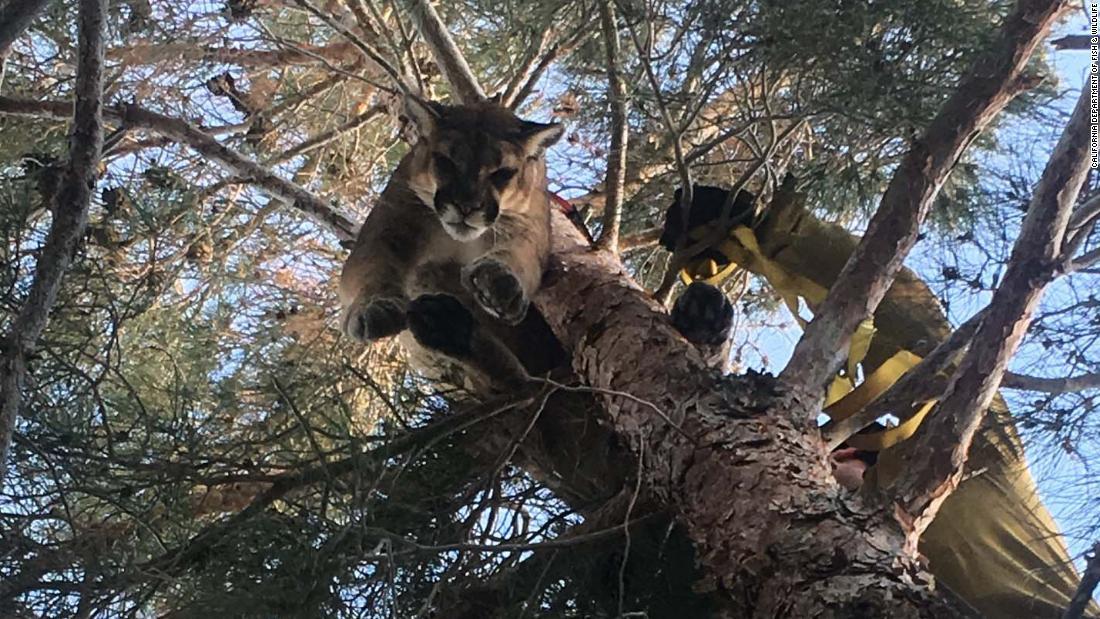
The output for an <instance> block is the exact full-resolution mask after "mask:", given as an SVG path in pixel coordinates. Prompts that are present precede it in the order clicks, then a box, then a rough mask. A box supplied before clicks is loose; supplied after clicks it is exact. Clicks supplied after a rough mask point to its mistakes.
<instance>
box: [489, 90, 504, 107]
mask: <svg viewBox="0 0 1100 619" xmlns="http://www.w3.org/2000/svg"><path fill="white" fill-rule="evenodd" d="M489 103H495V104H496V105H504V93H503V92H498V93H497V94H495V95H493V96H491V97H489Z"/></svg>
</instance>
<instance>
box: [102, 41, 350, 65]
mask: <svg viewBox="0 0 1100 619" xmlns="http://www.w3.org/2000/svg"><path fill="white" fill-rule="evenodd" d="M353 48H354V44H352V43H350V42H338V43H330V44H328V45H306V44H300V45H299V46H298V47H297V48H290V47H287V48H284V49H243V48H233V47H213V46H208V45H203V44H201V43H199V42H197V41H174V42H171V43H158V44H151V43H135V44H132V45H126V46H123V47H113V48H111V49H109V50H107V58H108V59H109V60H117V61H119V62H120V63H122V64H124V65H126V66H128V67H134V66H140V65H151V64H159V63H162V62H171V61H175V62H188V61H190V62H209V63H215V64H232V65H237V66H240V67H258V68H264V67H282V66H287V65H308V64H313V63H319V62H321V61H322V60H327V61H329V62H345V61H348V60H351V59H355V58H358V54H356V53H355V52H354V51H353ZM349 55H350V56H351V58H349V57H348V56H349Z"/></svg>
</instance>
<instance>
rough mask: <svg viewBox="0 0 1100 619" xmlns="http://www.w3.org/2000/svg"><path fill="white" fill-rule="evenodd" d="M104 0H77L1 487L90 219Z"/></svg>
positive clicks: (18, 323) (0, 406)
mask: <svg viewBox="0 0 1100 619" xmlns="http://www.w3.org/2000/svg"><path fill="white" fill-rule="evenodd" d="M106 25H107V3H106V0H80V2H79V5H78V17H77V41H78V43H77V59H78V60H77V75H76V84H75V87H74V92H75V93H76V103H75V104H74V105H73V106H65V110H64V113H65V115H66V116H68V115H69V114H71V115H72V119H73V124H72V128H71V130H70V134H69V162H68V166H67V169H66V171H65V177H64V179H63V180H62V182H61V186H60V188H59V189H58V191H57V193H56V194H55V196H54V202H53V213H54V215H53V223H52V224H51V226H50V233H49V236H48V237H47V238H46V244H45V246H44V247H43V248H42V253H41V255H40V256H39V259H38V263H37V265H36V268H35V274H34V282H33V283H32V284H31V289H30V292H29V293H28V294H27V300H26V301H25V302H24V304H23V307H22V309H21V310H20V311H19V315H18V316H17V317H16V318H15V320H14V321H13V322H12V323H11V331H10V332H9V333H8V334H7V335H6V337H5V338H4V341H3V344H2V350H0V353H2V354H3V359H2V361H0V487H3V483H4V478H5V477H6V473H7V462H8V452H9V450H10V449H11V437H12V432H13V431H14V429H15V421H16V417H17V416H18V415H19V409H20V406H21V404H22V394H23V387H24V386H25V382H26V375H27V359H28V358H29V357H30V355H31V353H32V352H33V351H34V349H35V346H36V345H37V343H38V338H39V336H41V335H42V330H43V329H45V327H46V321H47V318H48V316H49V313H50V310H51V309H52V308H53V304H54V301H56V299H57V293H58V290H59V289H60V288H61V278H62V276H63V275H64V274H65V271H66V269H68V267H69V263H70V262H71V260H72V256H73V254H74V253H76V246H77V243H78V242H79V241H80V238H81V236H82V235H83V234H84V228H85V227H86V226H87V224H88V206H89V204H90V203H91V199H92V189H93V188H94V187H95V181H96V170H97V167H98V164H99V157H100V151H101V150H102V148H103V114H102V107H103V38H104V31H105V29H106Z"/></svg>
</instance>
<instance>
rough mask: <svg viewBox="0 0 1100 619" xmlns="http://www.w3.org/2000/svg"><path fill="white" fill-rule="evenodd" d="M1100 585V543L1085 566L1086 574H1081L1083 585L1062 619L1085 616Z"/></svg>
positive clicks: (1078, 589)
mask: <svg viewBox="0 0 1100 619" xmlns="http://www.w3.org/2000/svg"><path fill="white" fill-rule="evenodd" d="M1098 584H1100V542H1097V543H1096V544H1094V545H1093V547H1092V556H1089V557H1088V559H1087V563H1086V564H1085V573H1084V574H1081V584H1080V585H1079V586H1078V587H1077V591H1076V592H1075V593H1074V594H1073V597H1072V598H1071V599H1070V601H1069V606H1067V607H1066V612H1065V613H1064V614H1063V615H1062V619H1081V617H1084V616H1085V609H1086V608H1088V606H1089V603H1090V602H1091V601H1092V592H1093V591H1095V590H1096V585H1098Z"/></svg>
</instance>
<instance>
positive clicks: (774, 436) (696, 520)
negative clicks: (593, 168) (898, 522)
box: [535, 214, 957, 616]
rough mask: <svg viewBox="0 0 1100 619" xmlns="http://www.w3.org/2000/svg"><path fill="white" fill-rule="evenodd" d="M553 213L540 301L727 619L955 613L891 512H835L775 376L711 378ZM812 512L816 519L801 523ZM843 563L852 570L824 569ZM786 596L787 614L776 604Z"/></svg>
mask: <svg viewBox="0 0 1100 619" xmlns="http://www.w3.org/2000/svg"><path fill="white" fill-rule="evenodd" d="M554 217H555V222H554V224H555V225H554V252H553V256H552V264H551V266H550V271H549V273H548V275H547V278H546V281H545V283H544V286H543V288H542V289H541V290H540V291H539V293H538V295H537V296H536V299H535V301H536V304H537V305H538V307H539V309H540V310H541V312H542V313H543V314H544V315H545V316H546V317H547V320H548V322H549V323H550V325H551V327H552V328H553V329H554V332H555V334H556V335H557V336H558V338H559V340H560V341H561V343H562V345H563V347H564V348H565V349H566V351H567V352H569V353H570V355H571V357H572V360H573V369H574V370H575V371H576V372H577V374H578V375H579V376H580V377H581V379H582V380H583V381H584V382H585V384H587V385H589V386H590V388H592V389H593V390H594V391H595V392H596V393H598V394H599V395H600V398H601V400H602V401H603V407H602V411H601V412H602V414H603V416H604V421H605V422H606V423H607V424H608V425H609V426H610V427H611V428H612V429H613V430H614V432H615V433H616V434H618V435H619V436H620V437H622V438H623V439H626V440H629V441H630V442H631V443H632V444H634V445H638V444H639V442H643V443H644V444H645V447H644V448H642V449H639V451H640V452H641V453H642V455H643V459H642V471H641V474H642V476H643V480H644V482H645V484H646V485H647V487H648V488H649V490H650V492H651V493H652V495H653V496H654V498H655V500H656V501H657V502H658V503H659V504H662V505H665V506H668V507H669V508H671V509H672V510H673V511H674V512H675V513H676V514H677V520H678V521H679V522H680V523H681V524H683V525H684V527H685V530H686V532H687V534H688V536H689V537H690V538H691V539H692V541H693V542H694V544H695V548H696V553H697V557H698V560H699V562H700V564H701V566H702V567H703V568H704V569H705V570H706V573H707V574H708V576H709V577H711V578H713V579H714V585H715V586H716V587H718V588H719V589H724V590H726V592H727V594H728V597H727V599H728V600H730V601H731V602H732V603H733V604H735V605H737V606H738V608H739V610H740V611H742V614H740V615H739V614H736V613H734V614H732V615H731V616H751V615H752V614H753V612H755V613H757V615H758V616H771V615H772V614H773V613H774V614H785V615H788V616H815V615H819V614H829V612H822V609H823V608H827V609H829V611H830V612H832V613H834V614H837V615H838V616H848V615H849V614H851V613H856V612H857V611H856V608H857V605H864V606H861V608H862V612H863V614H864V616H889V615H892V614H893V613H900V615H898V616H901V615H904V614H905V613H906V612H908V611H910V610H912V609H916V608H922V609H924V610H923V611H917V612H925V613H927V614H926V615H922V616H943V615H942V613H947V614H948V615H951V616H955V615H956V614H957V611H956V610H955V609H949V608H947V606H946V604H947V602H945V601H944V600H943V599H941V598H936V597H935V596H934V595H933V594H931V593H930V592H929V591H928V590H927V589H926V588H924V587H923V586H922V585H920V584H918V583H921V582H924V579H925V578H926V575H924V574H923V573H922V572H920V570H919V569H917V568H916V566H915V564H914V563H912V562H911V561H910V559H909V558H907V557H906V555H904V554H903V553H902V546H901V544H902V542H903V540H902V538H901V536H900V535H898V534H897V532H896V528H894V525H892V523H891V522H890V519H889V516H888V515H887V514H885V513H884V512H881V511H879V512H876V511H873V510H864V509H862V508H855V509H853V510H851V511H849V510H847V509H844V510H842V512H843V513H841V511H834V509H836V507H837V506H838V505H839V504H838V503H835V502H832V501H833V500H834V499H830V498H828V497H830V496H832V497H834V498H835V496H836V494H835V493H836V491H837V489H836V486H835V483H834V482H833V480H832V477H831V475H830V472H829V468H828V465H827V463H826V455H825V452H824V450H822V448H821V445H820V441H819V440H818V439H817V437H816V434H817V433H816V430H815V428H814V427H813V426H812V424H809V423H806V424H802V425H795V424H792V422H791V421H790V419H789V418H788V416H787V414H786V410H787V409H788V408H789V407H790V406H791V405H792V402H791V401H790V400H789V399H788V397H787V395H786V394H782V393H777V392H776V391H775V390H774V388H775V383H774V382H773V381H772V380H771V379H769V378H767V377H763V376H760V375H756V374H750V375H748V376H744V377H738V378H731V379H721V378H720V377H718V376H717V374H715V373H713V372H711V371H710V370H709V369H708V368H706V367H705V365H704V363H703V361H702V359H701V357H700V355H699V352H698V351H697V350H696V349H695V348H694V347H692V346H690V345H689V344H688V343H687V342H686V341H685V340H683V338H681V337H680V336H679V335H678V334H677V333H676V332H675V330H674V329H673V327H672V325H671V324H670V323H669V321H668V317H667V315H666V314H665V312H664V311H663V308H662V307H661V306H660V305H659V304H657V303H656V302H655V301H654V300H653V299H651V298H650V297H649V295H647V294H646V293H645V291H643V290H642V289H641V288H639V287H638V286H637V285H636V284H634V283H633V282H631V281H630V280H629V279H628V278H626V277H625V275H623V272H622V268H621V265H620V264H619V263H618V261H617V260H615V258H614V257H613V256H611V255H610V254H608V253H607V252H593V251H591V250H590V249H589V248H588V246H587V244H586V243H585V242H584V240H583V239H581V238H579V235H577V234H576V233H575V232H574V231H572V230H571V229H570V228H571V227H570V225H569V223H568V222H566V221H565V220H564V217H563V216H559V215H557V214H555V216H554ZM639 358H645V359H646V360H647V362H646V363H636V362H634V361H633V360H637V359H639ZM624 388H629V393H627V394H625V395H621V394H623V391H621V389H624ZM718 488H720V489H721V491H720V492H716V491H715V489H718ZM829 505H832V507H829ZM807 513H814V514H816V516H815V517H814V518H809V519H807V518H804V517H802V516H800V515H799V514H807ZM854 514H858V516H854ZM835 556H844V557H845V561H846V563H845V565H846V566H847V567H842V568H840V569H835V568H833V567H828V568H826V567H825V564H827V563H828V564H829V565H832V564H831V563H829V561H827V560H826V559H825V557H835ZM913 556H915V555H909V557H910V558H911V557H913ZM788 557H789V558H790V560H787V559H786V558H788ZM806 557H819V558H821V560H822V562H821V563H819V562H818V561H817V560H816V559H811V560H809V561H806V560H805V558H806ZM899 567H900V569H901V572H898V571H894V570H897V569H898V568H899ZM819 568H821V569H819ZM765 574H766V575H765ZM902 574H905V575H904V576H903V575H902ZM762 575H763V576H762ZM768 575H773V576H768ZM780 575H781V576H780ZM841 582H843V583H844V584H840V583H841ZM857 598H858V601H857ZM780 600H783V602H782V603H783V604H790V606H783V611H782V612H781V611H778V610H777V609H776V607H772V606H769V605H772V604H778V603H780V602H779V601H780ZM913 616H917V615H916V614H914V615H913Z"/></svg>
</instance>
